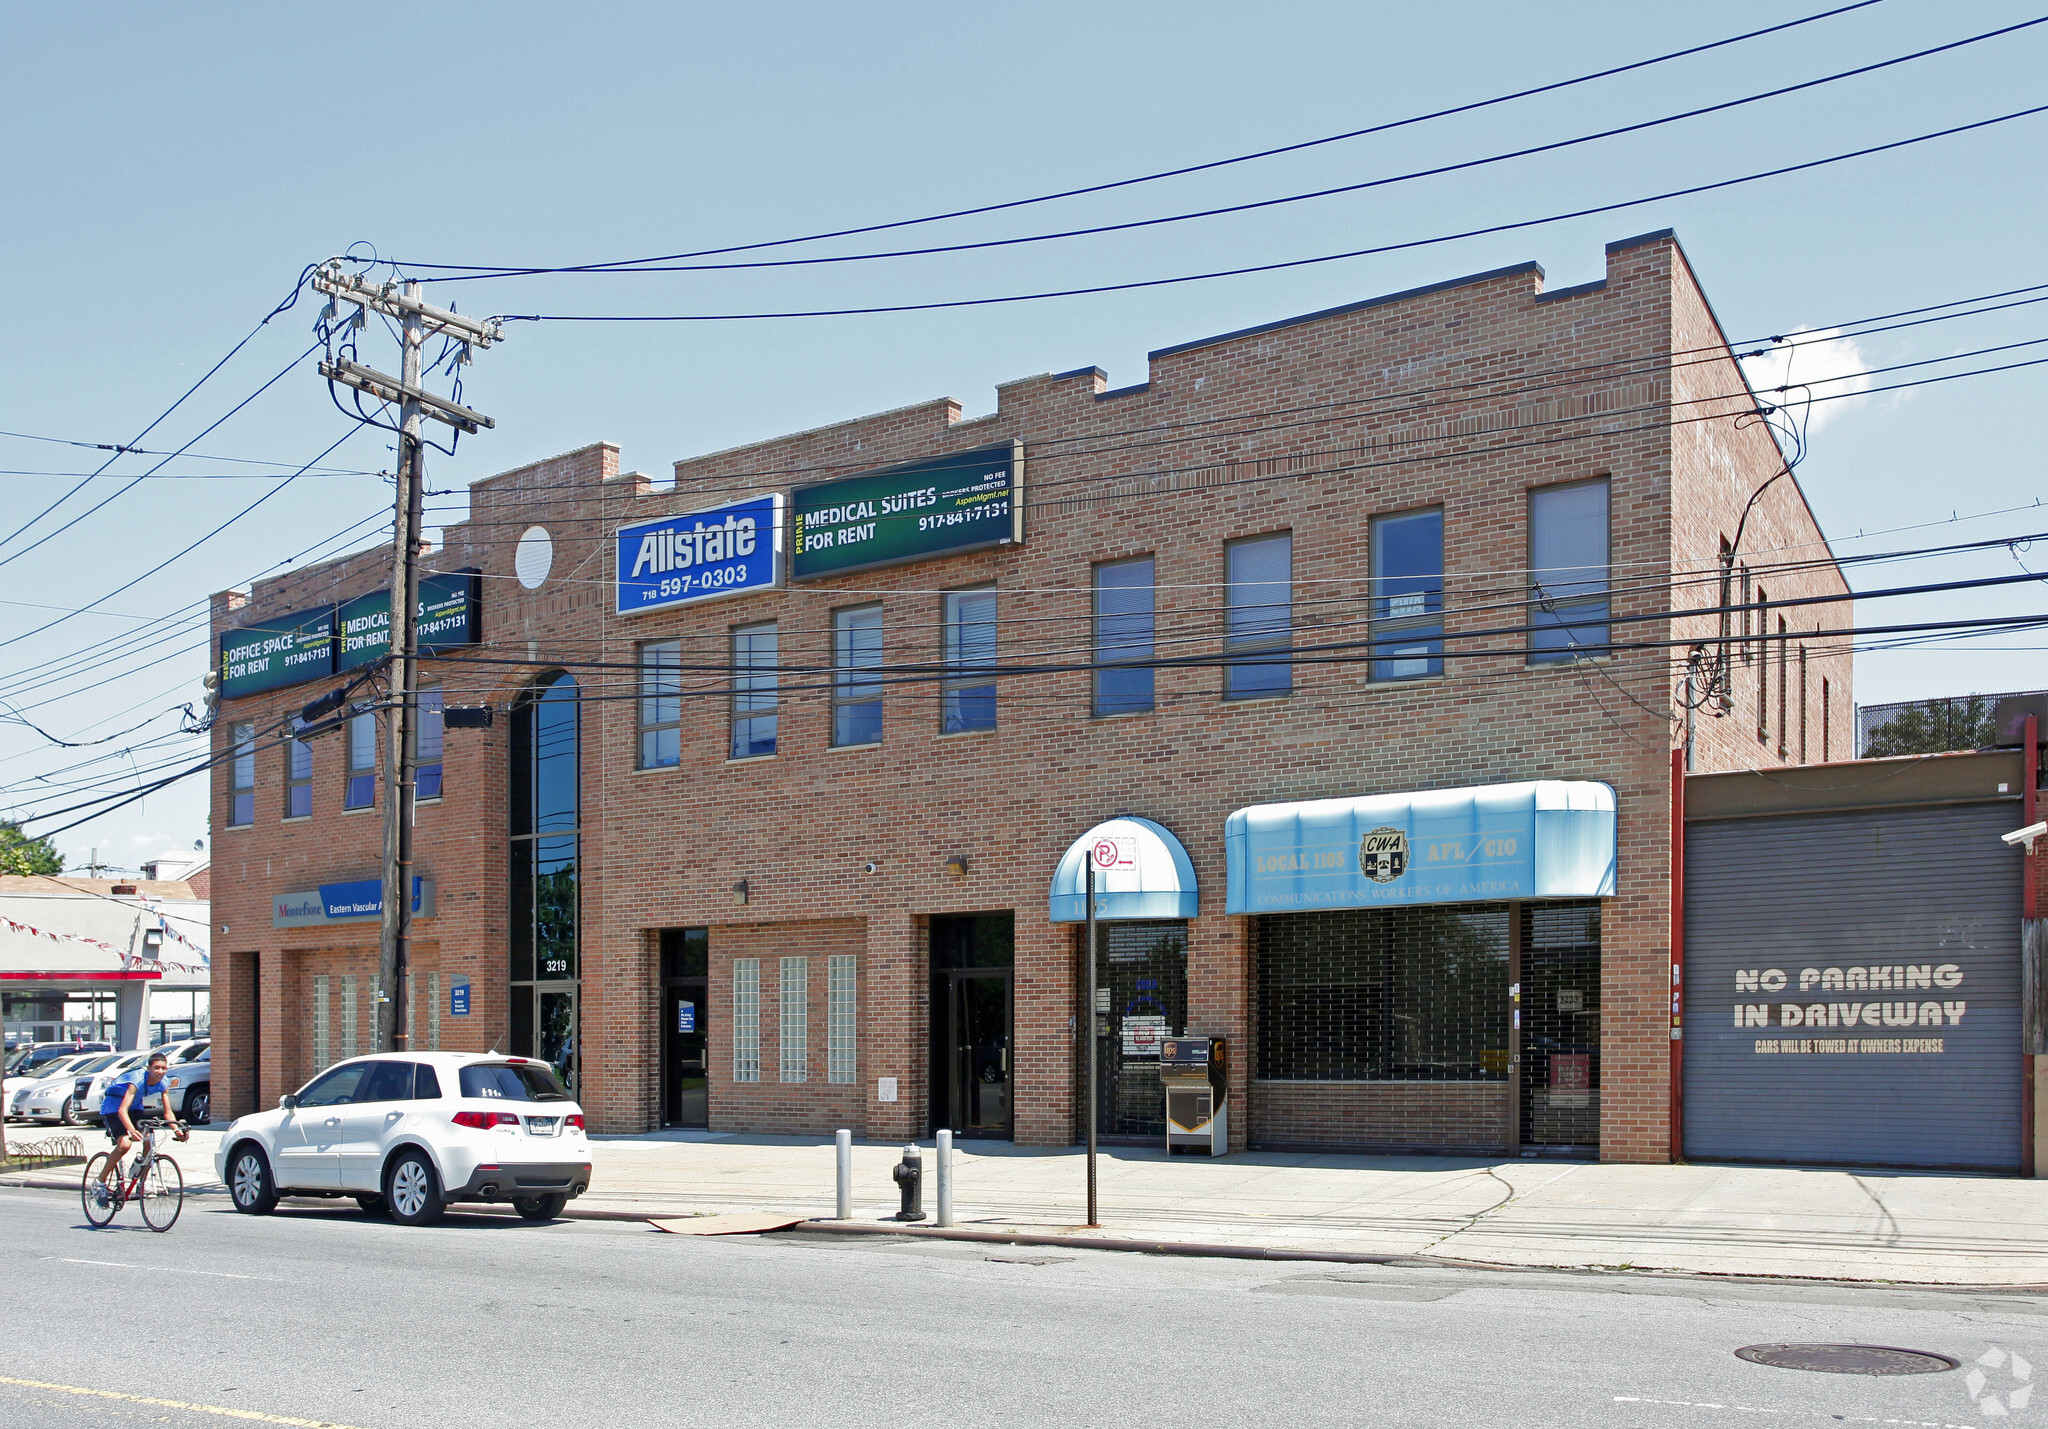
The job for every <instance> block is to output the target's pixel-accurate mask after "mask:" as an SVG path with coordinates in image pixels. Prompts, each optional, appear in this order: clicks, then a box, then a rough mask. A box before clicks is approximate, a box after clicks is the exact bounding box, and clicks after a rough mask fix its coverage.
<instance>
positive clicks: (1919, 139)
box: [499, 104, 2048, 323]
mask: <svg viewBox="0 0 2048 1429" xmlns="http://www.w3.org/2000/svg"><path fill="white" fill-rule="evenodd" d="M2041 113H2048V104H2043V105H2034V106H2032V107H2031V108H2027V109H2016V110H2013V111H2012V112H2010V113H2007V114H2000V115H1995V116H1993V117H1992V118H1989V119H1979V120H1975V121H1973V122H1971V123H1968V124H1956V125H1951V126H1950V127H1948V128H1946V129H1936V130H1931V131H1929V132H1928V133H1925V134H1916V135H1914V136H1912V137H1911V138H1906V139H1895V140H1892V141H1891V142H1889V143H1884V144H1871V145H1867V146H1865V147H1864V148H1861V149H1851V150H1847V151H1845V152H1843V153H1839V154H1831V155H1829V156H1827V157H1826V158H1821V159H1809V160H1807V161H1806V162H1804V163H1798V164H1784V165H1781V166H1779V167H1777V168H1774V169H1760V170H1758V171H1756V172H1754V173H1749V174H1741V175H1738V176H1736V177H1734V178H1731V179H1718V180H1715V181H1714V182H1711V183H1704V184H1693V185H1691V186H1689V187H1686V188H1678V189H1667V190H1665V191H1664V192H1662V193H1656V194H1650V195H1647V196H1645V197H1643V198H1632V199H1624V200H1621V201H1620V202H1617V203H1607V204H1595V205H1593V206H1591V207H1588V208H1577V209H1568V210H1566V211H1564V212H1561V213H1553V214H1548V215H1545V216H1544V217H1542V218H1527V219H1517V220H1515V221H1513V222H1508V223H1495V224H1488V225H1486V226H1484V227H1480V228H1468V229H1463V230H1460V231H1459V232H1456V233H1445V234H1438V235H1436V236H1435V237H1432V238H1414V239H1408V240H1405V241H1403V242H1400V243H1383V244H1377V245H1375V246H1373V247H1370V248H1353V249H1348V250H1346V251H1344V252H1341V253H1324V254H1319V255H1317V256H1315V257H1311V258H1290V259H1283V260H1281V261H1278V262H1273V263H1253V264H1246V265H1244V266H1242V267H1236V268H1216V269H1211V270H1209V271H1206V272H1201V273H1184V274H1180V275H1177V276H1175V277H1171V278H1142V279H1135V280H1133V281H1130V282H1125V283H1099V284H1095V285H1093V286H1090V287H1085V288H1049V289H1045V290H1042V291H1038V292H1030V293H1008V294H1004V295H1002V296H999V297H987V298H952V299H945V300H938V301H932V302H923V303H877V304H871V305H868V306H864V307H855V308H802V309H785V310H780V311H765V310H764V311H758V312H744V313H672V314H649V313H628V314H592V313H504V314H500V315H499V317H500V320H501V321H504V322H576V323H696V322H753V321H760V320H765V319H770V318H828V317H864V316H871V315H875V314H880V313H921V312H933V311H937V310H940V309H949V308H979V307H990V306H994V305H997V304H1004V303H1028V302H1038V301H1042V300H1044V299H1048V298H1074V297H1086V296H1092V295H1095V294H1100V293H1125V292H1134V291H1137V290H1139V289H1145V288H1163V287H1171V286H1174V285H1176V284H1181V283H1202V282H1208V281H1211V280H1213V279H1217V278H1237V277H1244V276H1246V275H1249V274H1253V273H1275V272H1280V271H1283V270H1286V269H1291V268H1306V267H1311V266H1314V265H1316V264H1321V263H1337V262H1342V261H1344V260H1346V259H1350V258H1366V257H1373V256H1377V255H1379V254H1385V253H1400V252H1407V251H1410V250H1413V249H1418V248H1428V247H1433V246H1435V245H1438V244H1443V243H1455V242H1459V241H1461V240H1463V239H1467V238H1482V237H1487V236H1490V235H1492V234H1497V233H1513V232H1517V231H1519V230H1522V229H1528V228H1540V227H1543V226H1545V225H1548V224H1553V223H1563V222H1566V221H1567V220H1570V219H1575V218H1590V217H1593V216H1594V215H1597V214H1603V213H1617V212H1619V211H1621V210H1623V209H1629V208H1641V207H1642V206H1644V205H1645V204H1652V203H1662V202H1664V201H1666V200H1667V199H1675V198H1688V197H1691V196H1693V195H1695V194H1703V193H1713V192H1715V191H1717V190H1720V189H1726V188H1734V187H1736V186H1738V185H1741V184H1750V183H1756V182H1759V181H1761V180H1763V179H1774V178H1782V177H1784V176H1785V175H1787V174H1798V173H1805V172H1808V171H1810V170H1813V169H1820V168H1826V167H1827V166H1829V165H1831V164H1840V163H1845V162H1847V161H1848V160H1851V159H1863V158H1868V157H1870V156H1871V155H1873V154H1885V153H1890V152H1892V151H1894V150H1898V149H1906V148H1911V147H1913V146H1914V145H1916V144H1926V143H1930V142H1932V141H1934V140H1936V139H1948V138H1953V137H1954V136H1956V135H1958V134H1968V133H1972V132H1974V131H1976V130H1979V129H1988V128H1991V127H1992V126H1994V125H1998V124H2009V123H2012V122H2013V121H2015V120H2019V119H2026V118H2030V117H2032V116H2034V115H2036V114H2041Z"/></svg>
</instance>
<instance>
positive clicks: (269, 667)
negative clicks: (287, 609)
mask: <svg viewBox="0 0 2048 1429" xmlns="http://www.w3.org/2000/svg"><path fill="white" fill-rule="evenodd" d="M333 673H334V607H333V606H331V605H321V606H315V607H314V608H313V609H311V610H301V611H296V612H294V613H293V614H291V615H280V616H278V617H276V618H275V619H272V620H266V621H262V622H259V623H257V624H254V625H245V626H243V627H242V628H241V629H239V630H224V631H222V632H221V636H220V694H221V698H222V699H224V700H238V699H241V698H242V697H244V696H245V695H255V694H261V693H262V692H263V691H265V690H275V689H280V688H282V687H283V686H285V685H296V684H298V683H299V682H300V681H301V680H317V679H319V678H320V677H321V676H322V675H331V674H333Z"/></svg>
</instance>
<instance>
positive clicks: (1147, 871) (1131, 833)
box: [1052, 817, 1199, 923]
mask: <svg viewBox="0 0 2048 1429" xmlns="http://www.w3.org/2000/svg"><path fill="white" fill-rule="evenodd" d="M1091 859H1092V860H1093V861H1094V864H1095V916H1096V917H1098V918H1103V919H1133V918H1192V917H1194V916H1195V908H1196V904H1197V903H1198V902H1199V898H1198V890H1197V888H1196V886H1195V865H1194V862H1193V860H1191V859H1190V858H1189V857H1188V851H1187V850H1186V849H1184V848H1182V847H1181V846H1180V840H1179V839H1177V838H1175V837H1174V836H1173V835H1172V834H1171V833H1169V832H1168V831H1167V830H1166V829H1165V828H1163V827H1161V826H1160V825H1158V824H1155V823H1153V822H1152V821H1151V820H1150V819H1140V818H1133V817H1125V818H1117V819H1106V820H1104V821H1103V822H1102V823H1099V824H1097V825H1096V826H1095V827H1094V828H1092V829H1090V830H1088V832H1087V833H1085V834H1083V835H1081V837H1079V838H1078V839H1075V840H1074V842H1073V844H1072V845H1071V846H1070V847H1069V848H1068V849H1067V851H1066V853H1065V855H1063V856H1062V857H1061V859H1060V862H1059V867H1058V868H1057V869H1055V870H1054V871H1053V876H1052V921H1053V922H1055V923H1079V922H1083V921H1085V920H1086V919H1087V917H1088V902H1087V869H1088V861H1089V860H1091Z"/></svg>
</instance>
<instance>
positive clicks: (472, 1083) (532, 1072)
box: [460, 1062, 569, 1102]
mask: <svg viewBox="0 0 2048 1429" xmlns="http://www.w3.org/2000/svg"><path fill="white" fill-rule="evenodd" d="M460 1080H461V1084H462V1095H464V1096H466V1097H491V1098H500V1099H502V1100H504V1101H512V1102H565V1101H567V1100H569V1094H568V1093H567V1092H566V1091H564V1090H562V1084H561V1083H560V1082H558V1081H556V1080H555V1074H554V1073H553V1072H551V1071H549V1070H548V1068H547V1064H546V1063H544V1062H472V1063H471V1064H470V1065H469V1066H467V1067H464V1068H463V1069H462V1071H461V1073H460Z"/></svg>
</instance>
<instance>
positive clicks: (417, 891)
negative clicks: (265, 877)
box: [270, 878, 434, 928]
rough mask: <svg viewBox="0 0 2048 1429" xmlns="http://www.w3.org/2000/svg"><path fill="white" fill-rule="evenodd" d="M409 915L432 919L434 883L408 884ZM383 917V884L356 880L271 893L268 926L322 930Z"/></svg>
mask: <svg viewBox="0 0 2048 1429" xmlns="http://www.w3.org/2000/svg"><path fill="white" fill-rule="evenodd" d="M412 912H413V916H414V917H415V918H431V917H433V916H434V880H433V879H431V878H415V879H413V881H412ZM383 916H384V881H383V880H382V879H380V878H358V879H352V880H350V881H349V882H347V883H323V884H321V885H320V886H319V887H318V888H308V889H304V890H301V891H298V892H294V893H278V894H273V895H272V896H271V900H270V926H271V927H273V928H324V927H327V926H328V925H329V924H334V923H364V922H369V921H371V920H373V919H379V918H382V917H383Z"/></svg>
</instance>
